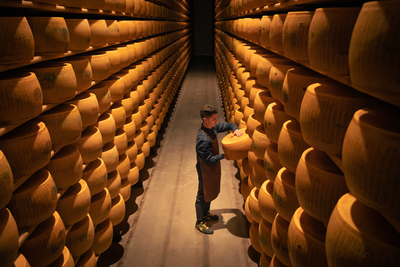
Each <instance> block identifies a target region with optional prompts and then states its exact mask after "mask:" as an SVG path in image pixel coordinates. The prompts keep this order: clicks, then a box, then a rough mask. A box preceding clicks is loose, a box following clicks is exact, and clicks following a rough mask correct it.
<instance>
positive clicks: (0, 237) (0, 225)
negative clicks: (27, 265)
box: [0, 208, 19, 267]
mask: <svg viewBox="0 0 400 267" xmlns="http://www.w3.org/2000/svg"><path fill="white" fill-rule="evenodd" d="M18 241H19V233H18V227H17V223H16V222H15V220H14V217H13V216H12V214H11V212H10V211H9V210H8V209H7V208H2V209H1V210H0V257H1V259H2V264H4V266H7V267H9V266H12V264H13V263H14V261H15V260H16V259H17V257H18V247H19V242H18Z"/></svg>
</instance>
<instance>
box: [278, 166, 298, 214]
mask: <svg viewBox="0 0 400 267" xmlns="http://www.w3.org/2000/svg"><path fill="white" fill-rule="evenodd" d="M272 198H273V200H274V203H275V208H276V211H277V212H278V213H279V215H280V216H281V217H282V218H284V219H285V220H286V221H288V222H290V220H291V219H292V216H293V214H294V212H295V211H296V210H297V208H298V207H299V206H300V205H299V202H298V200H297V194H296V187H295V174H294V173H292V172H290V171H289V170H287V169H286V168H285V167H283V168H282V169H280V171H279V172H278V174H277V175H276V179H275V182H274V191H273V196H272Z"/></svg>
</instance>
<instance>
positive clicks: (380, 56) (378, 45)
mask: <svg viewBox="0 0 400 267" xmlns="http://www.w3.org/2000/svg"><path fill="white" fill-rule="evenodd" d="M399 10H400V5H399V3H398V2H396V1H385V2H384V3H378V2H376V1H373V2H368V3H365V4H364V5H363V6H362V8H361V11H360V14H359V15H358V17H357V21H356V23H355V25H354V29H353V32H352V35H351V41H350V47H349V68H350V79H351V84H352V86H353V87H354V88H356V89H357V90H359V91H361V92H364V93H367V94H370V95H373V96H375V97H377V98H379V99H382V100H384V101H386V102H389V103H392V104H394V105H396V106H400V96H399V94H398V91H397V90H395V88H398V86H399V81H398V79H397V77H398V73H399V65H398V64H397V63H396V62H399V59H400V53H399V52H398V50H397V49H396V48H397V47H399V45H400V44H399V40H398V39H396V29H397V28H398V26H399V25H400V20H399V18H398V16H397V14H398V12H399ZM388 21H390V23H387V22H388ZM376 36H379V38H376ZM387 51H390V53H388V52H387Z"/></svg>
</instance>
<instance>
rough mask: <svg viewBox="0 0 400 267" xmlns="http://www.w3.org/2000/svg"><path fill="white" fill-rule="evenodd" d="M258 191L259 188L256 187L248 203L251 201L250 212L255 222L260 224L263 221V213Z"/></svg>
mask: <svg viewBox="0 0 400 267" xmlns="http://www.w3.org/2000/svg"><path fill="white" fill-rule="evenodd" d="M258 193H259V191H258V189H257V187H254V188H253V189H252V190H251V192H250V195H249V198H248V201H249V211H250V214H251V217H252V218H253V221H255V222H257V223H260V221H261V218H262V217H261V213H260V208H259V206H258Z"/></svg>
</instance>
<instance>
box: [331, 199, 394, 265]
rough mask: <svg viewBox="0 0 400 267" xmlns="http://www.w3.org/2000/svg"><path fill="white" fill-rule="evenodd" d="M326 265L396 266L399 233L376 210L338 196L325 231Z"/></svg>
mask: <svg viewBox="0 0 400 267" xmlns="http://www.w3.org/2000/svg"><path fill="white" fill-rule="evenodd" d="M325 246H326V256H327V260H328V265H329V266H341V267H346V266H378V265H379V266H398V265H400V259H399V257H398V256H397V255H398V254H399V253H400V234H399V233H398V232H396V230H395V229H394V228H393V227H392V226H391V225H390V224H389V223H388V222H387V221H386V220H385V218H384V217H383V216H382V215H381V214H380V213H379V212H377V211H376V210H374V209H372V208H370V207H368V206H366V205H364V204H363V203H362V202H361V201H359V200H357V199H356V198H355V197H354V196H352V195H351V194H350V193H348V194H345V195H344V196H342V197H341V198H340V199H339V201H338V203H337V205H336V207H335V209H334V211H333V212H332V215H331V218H330V219H329V224H328V227H327V231H326V238H325Z"/></svg>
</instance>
